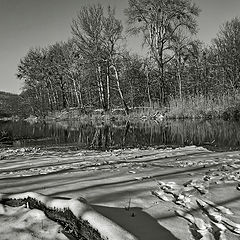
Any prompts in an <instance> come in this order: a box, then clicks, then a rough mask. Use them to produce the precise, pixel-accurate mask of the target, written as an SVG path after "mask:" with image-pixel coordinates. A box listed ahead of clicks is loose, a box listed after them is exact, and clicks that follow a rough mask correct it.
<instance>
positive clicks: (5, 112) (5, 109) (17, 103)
mask: <svg viewBox="0 0 240 240" xmlns="http://www.w3.org/2000/svg"><path fill="white" fill-rule="evenodd" d="M23 101H24V100H23V99H21V97H20V96H19V95H17V94H12V93H7V92H2V91H0V118H9V117H12V116H14V115H15V116H16V115H18V116H23V115H24V112H25V111H24V110H23V107H22V105H21V104H22V103H23ZM27 112H29V111H27ZM27 112H25V113H26V114H27Z"/></svg>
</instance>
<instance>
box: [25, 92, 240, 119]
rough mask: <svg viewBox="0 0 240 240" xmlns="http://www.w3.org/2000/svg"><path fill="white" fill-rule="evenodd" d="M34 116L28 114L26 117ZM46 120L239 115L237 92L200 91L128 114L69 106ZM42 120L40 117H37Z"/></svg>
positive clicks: (49, 115) (133, 110) (235, 117)
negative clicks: (215, 94) (214, 93)
mask: <svg viewBox="0 0 240 240" xmlns="http://www.w3.org/2000/svg"><path fill="white" fill-rule="evenodd" d="M31 119H33V120H34V121H36V117H34V116H32V117H30V118H28V119H27V120H28V121H31ZM44 119H45V120H46V121H65V120H79V121H84V122H87V121H104V122H113V121H118V122H121V121H130V122H136V121H151V120H152V121H162V120H164V119H224V120H239V119H240V96H239V95H238V94H236V95H223V96H221V97H217V98H213V97H205V96H203V95H199V96H195V97H187V98H182V99H178V98H172V99H170V100H169V102H168V103H167V104H166V105H165V106H160V105H159V104H157V103H155V104H153V106H152V107H146V106H145V107H135V108H130V109H129V114H128V115H127V114H126V113H125V110H124V109H122V108H115V109H112V110H111V111H109V112H104V111H103V110H102V109H87V108H84V109H82V108H68V109H63V110H61V111H53V112H49V113H48V114H47V115H46V116H45V118H44ZM39 120H43V118H42V117H41V118H39Z"/></svg>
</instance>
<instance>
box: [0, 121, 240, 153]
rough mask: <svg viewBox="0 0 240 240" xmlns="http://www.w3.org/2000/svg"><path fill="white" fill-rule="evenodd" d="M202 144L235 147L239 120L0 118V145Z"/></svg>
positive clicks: (222, 148)
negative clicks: (39, 120)
mask: <svg viewBox="0 0 240 240" xmlns="http://www.w3.org/2000/svg"><path fill="white" fill-rule="evenodd" d="M188 145H197V146H204V147H207V148H209V149H212V150H217V151H225V150H239V149H240V123H239V122H233V121H223V120H207V121H206V120H172V121H168V120H166V121H162V122H137V123H129V122H122V123H118V122H114V123H111V124H104V123H93V122H89V123H81V122H78V121H72V122H54V123H34V124H30V123H28V122H26V121H19V122H10V121H9V122H0V146H1V147H6V146H13V147H30V146H31V147H33V146H37V147H51V146H52V147H54V146H55V147H56V146H72V147H74V148H77V149H100V150H106V149H114V148H129V147H140V148H144V147H149V146H153V147H164V146H173V147H176V146H188Z"/></svg>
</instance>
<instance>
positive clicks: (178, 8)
mask: <svg viewBox="0 0 240 240" xmlns="http://www.w3.org/2000/svg"><path fill="white" fill-rule="evenodd" d="M128 2H129V8H128V9H126V10H125V12H126V15H127V16H128V24H129V29H128V32H130V33H131V34H139V33H142V34H143V37H144V44H146V45H147V46H148V48H149V51H150V53H151V56H152V57H153V58H154V60H155V62H156V64H157V66H158V70H159V76H160V79H161V81H159V95H160V99H161V101H162V102H165V100H166V96H165V94H166V82H165V76H164V74H165V66H166V64H167V63H168V62H169V61H171V60H172V59H173V58H174V53H172V41H173V39H174V38H175V35H176V33H177V32H178V31H179V30H181V29H186V30H188V31H189V32H190V33H191V34H194V33H196V28H197V23H196V19H195V17H196V16H198V14H199V12H200V10H199V8H198V7H197V6H196V5H195V4H194V3H192V1H191V0H129V1H128Z"/></svg>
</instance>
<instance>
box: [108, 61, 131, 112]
mask: <svg viewBox="0 0 240 240" xmlns="http://www.w3.org/2000/svg"><path fill="white" fill-rule="evenodd" d="M111 67H112V68H113V69H114V73H115V78H116V81H117V88H118V92H119V95H120V98H121V100H122V103H123V106H124V109H125V113H126V114H127V115H128V114H129V108H128V106H127V103H126V101H125V100H124V97H123V93H122V89H121V87H120V81H119V77H118V72H117V69H116V67H115V66H114V65H112V66H111Z"/></svg>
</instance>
